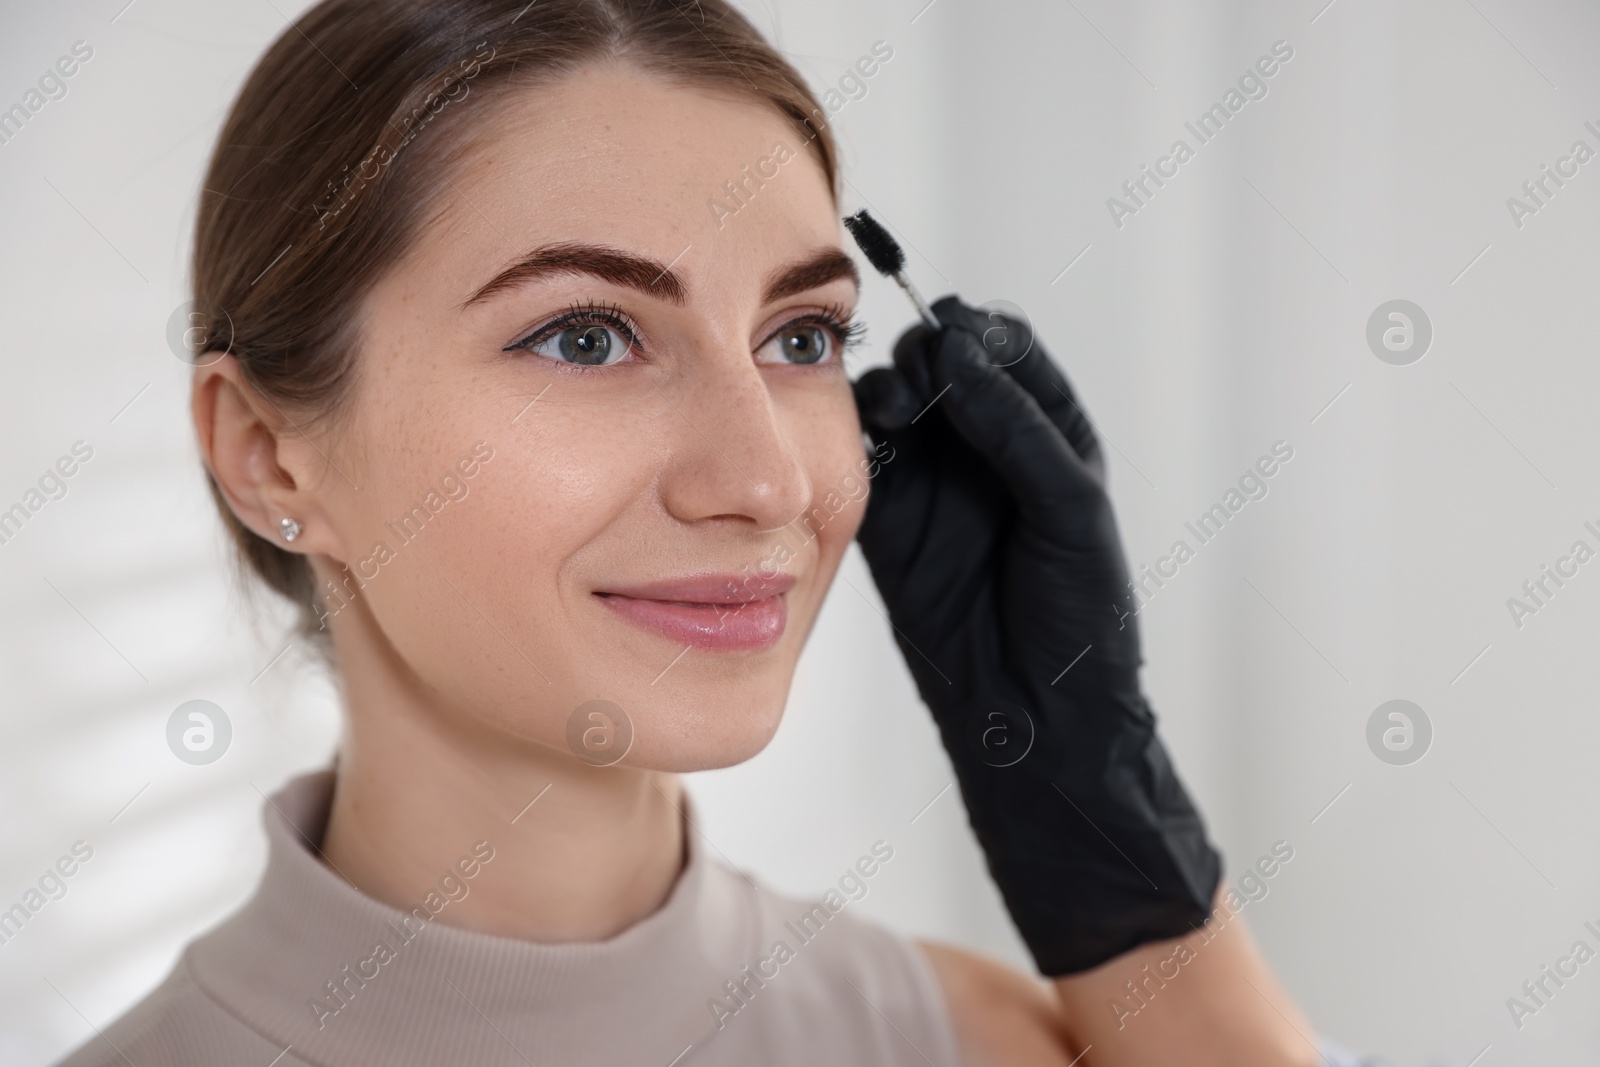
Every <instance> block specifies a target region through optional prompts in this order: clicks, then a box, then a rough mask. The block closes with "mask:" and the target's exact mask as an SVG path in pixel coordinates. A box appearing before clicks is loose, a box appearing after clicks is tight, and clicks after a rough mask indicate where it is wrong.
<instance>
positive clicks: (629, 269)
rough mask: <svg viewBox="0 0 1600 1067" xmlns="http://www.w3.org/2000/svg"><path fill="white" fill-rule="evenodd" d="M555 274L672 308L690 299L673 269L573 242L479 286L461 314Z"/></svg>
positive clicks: (518, 264) (539, 253) (534, 255)
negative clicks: (588, 278) (632, 292)
mask: <svg viewBox="0 0 1600 1067" xmlns="http://www.w3.org/2000/svg"><path fill="white" fill-rule="evenodd" d="M552 274H591V275H593V276H595V277H596V278H600V279H602V280H604V281H608V282H612V283H614V284H616V285H621V286H626V287H627V288H629V289H637V290H638V291H639V292H641V293H644V294H645V295H646V296H655V297H660V298H661V299H663V300H667V301H669V302H671V303H673V304H680V305H681V304H683V303H684V301H685V300H686V299H687V295H686V291H685V289H684V287H683V281H682V279H680V278H679V277H678V276H677V275H676V274H674V273H672V269H671V267H670V266H667V265H663V264H661V263H658V262H656V261H655V260H653V259H650V258H649V257H648V256H641V255H638V254H636V253H633V252H625V251H623V250H622V249H620V248H609V247H607V246H605V245H593V244H582V243H577V242H570V243H566V244H556V245H546V246H544V247H543V248H538V249H535V250H534V251H532V252H530V253H529V254H528V255H526V256H523V257H522V258H521V259H520V260H518V261H517V262H515V263H513V264H512V265H511V266H509V267H507V268H506V269H505V270H503V271H501V272H500V273H499V274H496V275H495V276H494V277H493V278H490V279H489V280H488V281H487V282H485V283H484V284H483V285H482V286H480V287H479V288H478V290H477V291H476V292H474V293H473V294H472V295H471V296H469V297H468V298H467V299H466V302H465V303H463V304H462V305H461V310H463V311H464V310H466V309H467V308H469V307H471V306H472V305H473V304H476V303H478V302H479V301H481V300H487V299H488V298H489V297H491V296H494V295H495V294H496V293H500V292H503V291H505V290H507V289H511V288H514V287H515V286H517V285H520V284H522V283H523V282H526V281H531V280H533V279H535V278H543V277H548V276H549V275H552Z"/></svg>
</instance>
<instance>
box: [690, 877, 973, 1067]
mask: <svg viewBox="0 0 1600 1067" xmlns="http://www.w3.org/2000/svg"><path fill="white" fill-rule="evenodd" d="M716 866H717V868H718V869H719V872H718V878H719V879H720V880H722V881H723V882H724V885H725V886H728V887H730V888H732V889H734V890H736V891H737V892H739V893H741V894H742V895H744V896H745V897H746V899H747V900H748V901H749V902H750V915H751V917H752V918H753V922H752V923H751V924H750V930H749V933H748V934H746V935H745V937H747V938H748V948H746V949H745V953H746V955H747V956H748V957H749V963H748V966H745V967H743V968H741V969H740V970H739V972H738V973H737V974H736V975H732V976H730V977H731V979H732V980H731V981H728V982H725V983H724V984H723V989H722V993H723V994H724V995H723V996H722V997H720V998H714V1000H715V1001H716V1002H720V1003H721V1004H724V1005H726V1008H725V1009H724V1008H721V1007H718V1006H717V1003H715V1002H714V1003H713V1005H712V1014H713V1017H714V1018H717V1020H718V1022H719V1024H722V1025H727V1024H728V1023H730V1022H731V1020H732V1018H733V1017H734V1016H736V1015H737V1016H744V1015H746V1014H749V1015H754V1016H757V1017H759V1018H761V1019H762V1022H761V1024H760V1026H761V1028H762V1029H764V1030H768V1031H769V1032H771V1031H773V1028H774V1027H776V1028H777V1029H778V1030H784V1029H789V1028H793V1029H794V1030H795V1031H796V1033H795V1036H796V1038H797V1039H799V1040H808V1041H810V1042H812V1043H813V1044H812V1047H813V1048H815V1044H814V1043H815V1042H816V1041H817V1040H818V1038H819V1037H820V1036H821V1035H819V1034H818V1032H817V1030H816V1026H815V1023H816V1021H817V1020H820V1019H826V1020H827V1021H828V1027H829V1029H830V1030H831V1033H830V1035H829V1037H830V1038H834V1039H837V1040H839V1041H840V1042H842V1046H841V1047H848V1048H850V1049H851V1050H854V1051H856V1052H857V1054H858V1055H859V1054H860V1053H859V1050H865V1049H876V1050H878V1055H877V1057H876V1058H875V1059H872V1060H870V1061H869V1060H857V1059H851V1060H849V1062H876V1063H902V1062H904V1063H916V1064H924V1063H931V1064H935V1065H937V1067H946V1065H948V1067H957V1065H959V1064H961V1063H962V1062H963V1061H962V1060H961V1058H960V1055H959V1052H958V1050H957V1045H956V1039H955V1032H954V1030H953V1029H952V1028H951V1025H950V1015H949V1011H948V1008H947V1005H946V1003H945V998H944V996H943V994H942V992H941V990H940V985H939V980H938V978H937V977H936V976H935V974H934V971H933V969H932V967H931V966H930V965H929V961H928V959H927V958H926V957H925V956H924V955H923V953H922V952H921V951H920V950H919V949H918V948H917V946H916V945H915V944H914V943H913V942H912V941H910V940H909V939H908V938H906V937H904V936H903V935H901V934H900V933H898V932H897V931H895V930H892V929H890V928H889V927H888V926H885V925H883V924H880V923H878V922H875V921H873V920H872V919H871V918H869V917H868V916H866V915H865V914H863V913H862V909H861V906H860V903H859V902H860V901H861V900H862V899H864V897H865V896H866V895H867V892H868V889H867V887H868V885H869V884H870V883H869V881H868V879H866V878H862V877H859V876H858V877H856V878H849V877H846V878H845V879H844V881H843V884H842V885H839V886H836V887H832V888H829V889H827V890H825V891H823V892H822V893H820V894H815V895H806V896H802V895H789V894H786V893H782V892H779V891H777V890H775V889H772V888H770V887H768V886H766V885H764V884H762V883H760V882H757V881H755V880H752V879H750V878H748V877H747V876H745V875H743V874H740V873H738V872H735V871H733V870H732V869H731V868H729V867H726V866H723V865H722V864H717V865H716ZM764 1005H765V1006H764ZM752 1021H753V1020H752ZM808 1035H809V1037H808Z"/></svg>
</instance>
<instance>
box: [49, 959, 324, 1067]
mask: <svg viewBox="0 0 1600 1067" xmlns="http://www.w3.org/2000/svg"><path fill="white" fill-rule="evenodd" d="M285 1052H286V1050H285V1049H282V1048H278V1047H275V1046H273V1045H272V1044H271V1043H270V1042H269V1041H267V1039H266V1038H264V1037H262V1036H261V1035H260V1034H257V1033H256V1032H255V1031H254V1030H252V1029H250V1027H248V1026H246V1025H245V1024H244V1023H242V1022H240V1021H239V1020H238V1019H236V1018H235V1017H234V1016H233V1015H231V1014H229V1013H228V1012H227V1011H226V1010H225V1009H224V1008H223V1007H222V1006H221V1005H219V1004H218V1003H217V1002H216V1001H214V1000H212V999H211V998H210V997H208V996H207V995H206V994H205V992H204V991H203V990H201V989H200V988H199V987H198V986H196V985H195V984H194V981H193V979H192V978H191V977H190V975H189V970H188V967H187V965H186V963H185V961H184V960H183V959H180V960H179V961H178V963H177V965H176V966H175V967H173V969H172V972H171V973H170V974H168V975H167V977H166V979H165V980H163V981H162V983H161V984H160V985H159V986H157V987H156V988H155V989H154V990H152V991H151V992H150V994H149V995H148V996H146V997H145V998H144V999H143V1000H141V1001H139V1002H138V1003H137V1004H135V1005H134V1006H133V1007H132V1008H130V1009H128V1011H127V1012H125V1013H124V1014H123V1015H122V1016H121V1017H119V1018H118V1019H116V1020H115V1021H114V1022H112V1023H110V1024H109V1025H107V1026H105V1027H103V1028H97V1029H96V1031H95V1033H94V1034H93V1035H91V1036H90V1037H89V1038H88V1039H87V1040H85V1041H84V1043H83V1044H82V1045H80V1046H78V1047H77V1048H76V1049H74V1050H73V1051H72V1052H71V1053H69V1054H68V1055H67V1057H66V1058H65V1059H63V1060H61V1061H60V1062H59V1063H57V1064H56V1067H127V1064H129V1063H135V1064H140V1065H141V1067H142V1065H144V1064H162V1065H163V1067H190V1065H193V1067H201V1065H206V1067H209V1065H211V1064H215V1063H262V1064H266V1063H269V1062H271V1063H273V1065H274V1067H304V1065H303V1063H302V1061H301V1060H300V1059H298V1058H297V1057H295V1056H294V1055H293V1054H292V1053H291V1054H287V1055H280V1054H282V1053H285ZM274 1057H278V1058H277V1059H274Z"/></svg>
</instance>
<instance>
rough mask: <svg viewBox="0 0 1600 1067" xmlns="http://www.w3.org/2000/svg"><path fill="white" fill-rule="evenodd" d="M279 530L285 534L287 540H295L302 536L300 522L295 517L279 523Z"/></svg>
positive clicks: (284, 537)
mask: <svg viewBox="0 0 1600 1067" xmlns="http://www.w3.org/2000/svg"><path fill="white" fill-rule="evenodd" d="M278 532H279V533H281V534H283V539H284V540H285V541H293V540H294V539H295V538H296V537H299V536H300V524H299V523H298V522H295V521H294V520H293V519H289V518H285V519H284V520H283V521H282V522H280V523H278Z"/></svg>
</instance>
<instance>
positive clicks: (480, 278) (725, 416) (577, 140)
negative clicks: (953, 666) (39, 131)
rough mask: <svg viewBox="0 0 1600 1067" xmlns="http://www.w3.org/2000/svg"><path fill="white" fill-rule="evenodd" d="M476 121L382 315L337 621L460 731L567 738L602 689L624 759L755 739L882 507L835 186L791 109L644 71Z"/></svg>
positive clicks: (358, 431)
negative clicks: (871, 501)
mask: <svg viewBox="0 0 1600 1067" xmlns="http://www.w3.org/2000/svg"><path fill="white" fill-rule="evenodd" d="M450 120H451V117H450V114H449V112H448V110H446V112H445V113H444V114H442V115H440V116H439V117H438V118H436V119H435V120H434V121H435V122H449V121H450ZM470 121H473V122H476V123H484V124H485V125H483V126H482V127H481V128H480V129H478V130H476V131H475V136H474V144H475V145H476V147H475V148H474V149H473V150H472V151H471V152H470V153H469V154H468V155H467V156H466V157H465V159H464V161H463V162H462V163H461V164H460V165H459V166H458V167H457V169H456V170H455V171H454V172H453V173H452V175H451V181H450V184H449V185H448V186H446V188H445V189H444V191H443V193H442V194H441V197H442V208H441V213H440V215H439V217H438V219H437V221H436V222H435V223H434V224H432V225H431V226H430V227H428V228H427V229H426V231H425V232H424V234H423V235H422V237H421V238H420V240H419V241H418V243H417V244H416V245H415V246H414V247H413V248H412V249H411V250H410V251H409V253H408V254H407V256H406V257H405V259H404V260H403V262H400V263H398V264H397V265H396V266H395V268H394V269H393V270H392V271H390V272H389V273H388V274H387V275H386V277H385V278H384V279H383V280H382V281H381V282H380V283H379V284H378V285H377V287H376V288H375V290H374V291H373V292H372V293H371V295H370V299H369V300H368V301H367V302H366V304H365V306H364V309H363V312H364V318H363V323H362V330H363V332H362V343H361V350H360V353H359V373H358V378H357V384H356V386H355V395H354V398H353V399H354V403H352V404H351V406H350V407H349V409H348V415H346V416H345V421H344V422H343V423H342V425H341V428H340V431H339V434H338V441H337V445H336V446H335V447H334V448H333V449H332V452H331V456H332V458H333V460H334V462H335V463H336V464H337V465H339V466H340V467H341V468H343V469H344V470H345V471H346V472H348V473H349V475H350V479H349V481H346V480H345V479H344V478H341V477H338V476H334V477H332V478H330V479H329V480H328V481H327V482H326V483H325V488H326V492H327V494H328V496H327V500H326V503H325V510H326V512H327V515H328V520H327V521H328V522H329V523H330V524H331V525H332V526H333V527H334V531H333V532H334V533H335V534H336V536H337V540H338V543H339V545H340V548H341V550H342V552H343V553H344V556H343V558H342V559H341V562H343V563H345V564H346V565H348V566H349V567H350V568H351V569H352V571H354V572H356V573H357V574H358V575H359V576H360V577H361V579H362V580H363V581H364V582H365V585H364V587H363V588H362V589H361V592H360V602H356V601H352V600H351V598H350V597H349V594H348V593H345V594H344V595H343V596H342V597H335V596H332V595H329V594H328V592H327V586H326V585H324V587H323V588H324V599H325V601H326V604H327V609H328V611H329V612H330V613H331V616H330V618H329V619H328V620H327V625H329V626H330V627H332V628H333V629H334V630H335V633H336V634H339V633H340V630H341V628H348V627H352V626H355V627H371V628H373V630H374V631H375V636H376V639H377V640H378V641H379V642H380V643H381V646H383V651H384V653H385V654H386V655H388V656H389V657H390V662H392V663H394V664H395V665H396V670H397V672H398V673H399V674H400V675H401V676H403V677H405V678H406V679H407V684H408V685H409V686H410V687H411V688H412V689H413V690H414V691H415V692H417V693H420V694H422V696H423V697H424V699H425V700H426V701H427V702H428V704H429V705H430V706H431V707H432V708H434V709H435V710H436V711H437V712H438V713H439V714H440V715H442V716H443V717H445V718H446V719H447V720H449V721H451V722H454V723H455V724H457V725H468V724H476V725H488V726H490V727H491V728H493V729H495V730H497V731H501V732H504V733H507V734H511V735H515V736H518V737H521V738H526V739H530V740H533V741H538V742H542V743H544V744H547V745H550V746H554V747H556V748H558V749H561V750H566V749H568V748H569V747H571V746H570V744H569V736H581V733H582V730H581V729H580V730H578V731H574V732H573V733H572V734H569V719H571V718H572V717H573V714H574V712H575V711H576V710H577V709H578V708H579V707H580V705H584V704H586V703H587V702H589V701H592V700H605V701H609V702H611V703H612V704H614V705H616V706H617V707H618V708H620V709H621V711H622V713H623V714H624V715H625V716H626V717H627V719H628V720H629V721H630V722H631V726H632V731H633V735H634V736H633V742H632V746H631V750H630V751H629V754H628V756H627V757H626V762H627V763H629V764H632V765H636V766H647V767H656V768H662V769H670V770H687V769H694V768H703V767H713V766H723V765H727V764H730V763H734V762H737V761H739V760H742V759H745V758H747V757H749V756H751V755H752V754H754V753H755V752H757V751H759V750H760V749H761V748H762V747H763V746H764V745H765V744H766V743H767V741H768V740H769V739H770V738H771V736H772V734H773V732H774V730H775V729H776V728H777V724H778V720H779V718H780V715H781V713H782V710H783V705H784V702H785V699H786V697H787V694H788V690H789V685H790V680H791V677H792V674H793V671H794V666H795V661H796V658H797V657H798V656H799V653H800V648H801V645H802V643H803V642H804V640H805V638H806V635H807V633H808V632H809V630H810V629H811V626H812V624H813V623H814V622H815V620H816V615H817V611H818V608H819V607H820V605H821V602H822V598H823V594H824V593H825V592H826V590H827V588H828V585H829V583H830V581H831V580H832V578H833V575H834V572H835V570H836V569H837V567H838V565H839V560H840V557H841V556H842V555H843V553H844V550H845V547H846V546H847V545H848V544H849V542H850V539H851V538H852V537H853V536H854V533H855V530H856V527H857V525H858V524H859V522H860V518H861V514H862V510H863V507H864V504H865V496H866V484H867V479H866V475H865V461H864V453H863V448H862V442H861V432H860V426H859V424H858V422H857V419H856V412H855V407H854V404H853V402H852V400H851V394H850V388H849V383H848V380H847V379H846V376H845V373H844V367H843V346H842V344H841V341H842V339H843V338H842V337H841V336H840V330H841V326H842V324H843V323H845V322H847V321H848V317H849V315H850V313H851V312H852V310H853V308H854V305H855V301H856V290H857V283H856V279H855V272H854V269H853V268H852V267H851V266H850V265H849V260H848V259H847V258H846V257H845V256H844V253H843V251H842V249H841V245H840V238H839V226H838V220H837V213H836V210H835V206H834V203H833V201H832V199H831V197H830V195H829V190H828V187H827V183H826V180H825V179H824V177H823V175H822V172H821V169H820V167H819V166H818V165H817V163H816V162H815V160H814V158H813V156H812V155H811V154H810V153H809V150H808V149H807V148H806V147H805V145H804V142H803V139H802V138H801V136H800V135H799V134H798V133H797V132H796V129H795V128H794V127H793V125H791V124H790V123H788V122H786V121H784V120H783V119H782V118H781V117H780V116H779V115H778V114H777V113H776V112H774V111H772V110H771V109H770V108H767V107H764V106H761V105H759V104H756V103H753V102H748V101H738V100H733V99H728V98H723V97H720V96H716V95H712V94H710V93H707V92H705V91H702V90H697V89H690V88H684V87H679V86H675V85H672V84H669V83H667V82H665V81H663V80H661V79H659V78H656V77H654V76H651V75H648V74H645V73H641V72H639V71H637V70H635V69H633V68H631V67H628V66H619V65H605V66H594V67H590V68H587V69H585V70H583V71H581V72H579V73H577V74H575V75H573V76H571V77H569V78H566V79H565V80H563V81H561V82H559V83H557V84H556V85H555V86H553V87H549V88H542V89H538V90H534V91H529V92H526V93H524V94H522V95H520V96H519V97H517V98H514V99H513V100H512V101H510V102H501V103H500V104H499V105H497V106H495V107H493V108H492V109H486V110H485V111H483V112H480V113H478V114H475V115H473V117H472V118H471V119H470ZM734 194H737V198H736V196H735V195H734ZM347 462H348V464H349V466H348V467H346V466H345V464H346V463H347ZM352 468H353V469H352ZM351 482H353V483H354V484H355V485H358V486H359V487H360V488H359V490H357V489H355V488H353V486H352V485H351V484H350V483H351ZM324 569H325V568H324ZM321 577H322V578H323V579H327V578H330V577H332V575H331V573H324V574H322V575H321ZM580 718H584V721H583V722H582V724H581V725H582V727H590V726H596V725H601V724H600V722H599V720H589V719H587V718H586V717H580ZM604 741H605V737H604V734H603V732H602V733H591V734H590V744H591V746H592V745H595V744H603V743H604ZM615 745H616V743H615V741H613V742H612V743H611V748H609V749H604V748H602V749H601V752H600V754H599V755H600V756H602V757H603V761H606V762H609V761H610V760H612V759H614V758H615V753H616V751H617V749H616V747H615ZM607 753H609V754H607Z"/></svg>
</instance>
